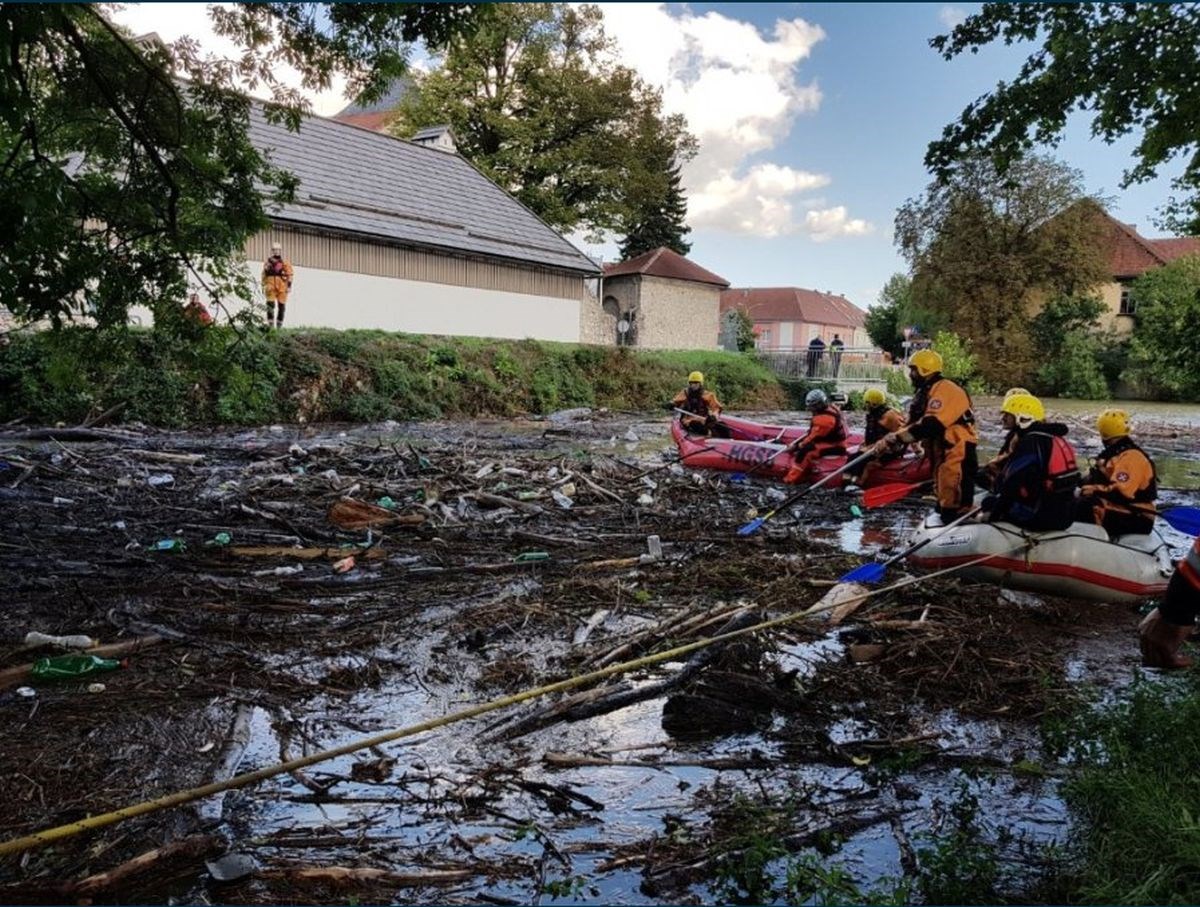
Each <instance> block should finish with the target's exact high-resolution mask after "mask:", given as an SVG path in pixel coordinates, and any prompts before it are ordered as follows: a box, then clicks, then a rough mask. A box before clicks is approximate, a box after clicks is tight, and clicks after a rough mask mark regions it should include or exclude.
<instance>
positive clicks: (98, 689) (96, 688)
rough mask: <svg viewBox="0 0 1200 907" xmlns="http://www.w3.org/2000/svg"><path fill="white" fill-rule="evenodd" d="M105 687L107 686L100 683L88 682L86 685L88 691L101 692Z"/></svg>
mask: <svg viewBox="0 0 1200 907" xmlns="http://www.w3.org/2000/svg"><path fill="white" fill-rule="evenodd" d="M107 689H108V687H106V686H105V685H104V684H102V683H89V684H88V686H87V691H88V692H89V693H103V692H104V691H105V690H107Z"/></svg>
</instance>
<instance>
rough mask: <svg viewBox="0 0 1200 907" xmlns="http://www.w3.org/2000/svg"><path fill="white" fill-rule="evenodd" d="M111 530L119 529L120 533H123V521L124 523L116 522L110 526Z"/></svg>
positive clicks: (121, 521)
mask: <svg viewBox="0 0 1200 907" xmlns="http://www.w3.org/2000/svg"><path fill="white" fill-rule="evenodd" d="M112 528H113V529H120V530H121V531H122V532H124V531H125V521H124V520H117V521H116V522H115V523H113V524H112Z"/></svg>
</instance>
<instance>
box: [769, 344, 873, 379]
mask: <svg viewBox="0 0 1200 907" xmlns="http://www.w3.org/2000/svg"><path fill="white" fill-rule="evenodd" d="M755 355H756V356H757V357H758V358H759V360H760V361H761V362H762V363H763V364H764V365H766V366H767V368H769V369H771V371H773V372H774V373H775V374H777V375H779V376H781V377H784V378H812V379H813V380H817V381H884V380H886V378H887V373H888V372H889V371H892V370H893V369H895V368H896V366H895V365H894V364H893V363H891V362H890V361H888V360H886V359H885V358H884V354H883V353H882V352H881V351H880V350H877V349H875V348H874V347H869V346H868V347H845V348H843V349H842V350H841V351H840V352H838V351H836V350H833V351H831V350H830V349H829V347H826V348H825V349H824V350H823V351H821V352H815V351H812V350H809V349H808V347H796V348H793V349H770V350H762V349H760V350H757V351H756V353H755Z"/></svg>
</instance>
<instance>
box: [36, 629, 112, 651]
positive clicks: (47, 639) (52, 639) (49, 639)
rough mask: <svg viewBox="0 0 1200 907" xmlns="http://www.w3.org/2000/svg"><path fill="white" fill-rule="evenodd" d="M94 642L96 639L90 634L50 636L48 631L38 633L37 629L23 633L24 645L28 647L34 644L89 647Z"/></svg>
mask: <svg viewBox="0 0 1200 907" xmlns="http://www.w3.org/2000/svg"><path fill="white" fill-rule="evenodd" d="M95 644H96V641H95V640H94V639H92V638H91V637H90V636H84V635H83V634H81V633H77V634H75V635H74V636H51V635H50V634H49V633H39V632H38V631H37V630H30V631H29V632H28V633H26V634H25V645H27V646H29V647H30V648H32V647H34V646H58V647H59V648H60V649H90V648H91V647H92V646H94V645H95Z"/></svg>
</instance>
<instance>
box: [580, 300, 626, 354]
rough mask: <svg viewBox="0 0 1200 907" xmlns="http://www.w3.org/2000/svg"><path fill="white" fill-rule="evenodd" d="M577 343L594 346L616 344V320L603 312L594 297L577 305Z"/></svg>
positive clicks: (598, 301)
mask: <svg viewBox="0 0 1200 907" xmlns="http://www.w3.org/2000/svg"><path fill="white" fill-rule="evenodd" d="M579 342H580V343H591V344H595V345H596V346H616V344H617V318H616V316H615V315H610V314H609V313H608V312H606V311H604V308H603V306H602V304H601V302H600V300H599V299H597V298H596V297H595V296H589V297H587V298H586V299H585V300H584V301H583V302H581V303H580V304H579Z"/></svg>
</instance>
